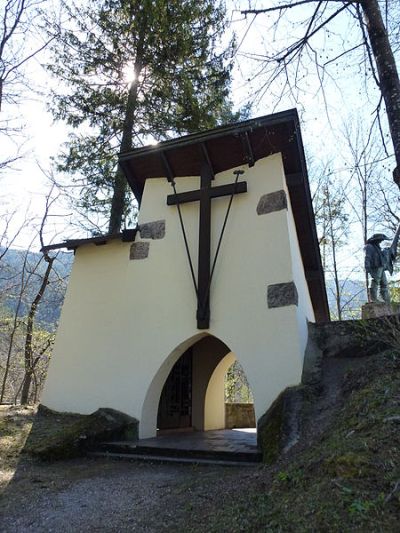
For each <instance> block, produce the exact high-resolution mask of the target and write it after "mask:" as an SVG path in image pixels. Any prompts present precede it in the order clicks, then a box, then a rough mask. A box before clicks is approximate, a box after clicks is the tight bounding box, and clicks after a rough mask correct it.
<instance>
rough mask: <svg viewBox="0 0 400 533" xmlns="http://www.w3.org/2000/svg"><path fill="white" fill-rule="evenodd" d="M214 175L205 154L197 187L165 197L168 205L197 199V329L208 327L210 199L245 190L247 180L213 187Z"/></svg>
mask: <svg viewBox="0 0 400 533" xmlns="http://www.w3.org/2000/svg"><path fill="white" fill-rule="evenodd" d="M213 179H214V173H213V170H212V168H211V165H210V163H209V161H207V159H206V158H205V160H204V163H203V165H202V168H201V173H200V189H198V190H195V191H188V192H182V193H179V194H170V195H168V197H167V204H168V205H177V204H184V203H188V202H195V201H199V202H200V207H199V209H200V217H199V257H198V271H197V313H196V318H197V328H198V329H208V328H209V327H210V285H211V279H210V259H211V200H212V198H219V197H220V196H230V195H233V194H238V193H242V192H247V183H246V182H245V181H239V182H236V183H230V184H228V185H219V186H218V187H212V186H211V182H212V180H213Z"/></svg>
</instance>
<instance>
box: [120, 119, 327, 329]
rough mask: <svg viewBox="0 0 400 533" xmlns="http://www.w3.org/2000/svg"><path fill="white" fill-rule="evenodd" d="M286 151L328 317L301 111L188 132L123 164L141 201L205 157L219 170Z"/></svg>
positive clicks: (316, 295)
mask: <svg viewBox="0 0 400 533" xmlns="http://www.w3.org/2000/svg"><path fill="white" fill-rule="evenodd" d="M279 152H280V153H281V154H282V159H283V166H284V170H285V176H286V183H287V187H288V190H289V195H290V201H291V205H292V209H293V215H294V220H295V224H296V231H297V236H298V240H299V244H300V250H301V255H302V260H303V265H304V270H305V275H306V279H307V283H308V287H309V291H310V296H311V300H312V304H313V307H314V312H315V317H316V320H317V321H326V320H329V307H328V301H327V296H326V288H325V280H324V273H323V270H322V264H321V257H320V252H319V245H318V239H317V233H316V229H315V220H314V212H313V208H312V202H311V194H310V189H309V184H308V177H307V169H306V163H305V157H304V149H303V142H302V139H301V133H300V125H299V118H298V114H297V111H296V110H295V109H291V110H288V111H283V112H281V113H276V114H274V115H267V116H263V117H259V118H255V119H252V120H246V121H243V122H238V123H236V124H230V125H228V126H221V127H218V128H215V129H213V130H210V131H206V132H201V133H196V134H194V135H186V136H184V137H180V138H178V139H173V140H170V141H165V142H161V143H159V144H157V145H152V146H146V147H143V148H137V149H134V150H130V151H128V152H124V153H121V154H120V158H119V162H120V165H121V167H122V169H123V171H124V173H125V176H126V178H127V180H128V183H129V185H130V187H131V189H132V191H133V193H134V194H135V196H136V198H137V200H138V201H139V203H140V201H141V198H142V194H143V189H144V185H145V182H146V180H147V179H151V178H159V177H163V176H165V177H166V178H167V179H168V180H170V181H171V180H173V179H175V178H179V177H183V176H199V175H200V172H201V166H202V164H203V162H204V157H206V158H207V162H208V164H209V165H210V166H211V168H212V170H213V172H214V174H217V173H219V172H223V171H224V170H229V169H231V168H235V167H239V166H242V165H249V166H253V165H254V164H255V162H256V161H257V160H259V159H262V158H264V157H267V156H269V155H272V154H276V153H279Z"/></svg>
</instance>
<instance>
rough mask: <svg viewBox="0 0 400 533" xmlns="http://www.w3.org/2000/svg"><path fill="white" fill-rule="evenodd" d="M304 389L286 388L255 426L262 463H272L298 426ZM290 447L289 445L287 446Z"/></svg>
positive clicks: (299, 387)
mask: <svg viewBox="0 0 400 533" xmlns="http://www.w3.org/2000/svg"><path fill="white" fill-rule="evenodd" d="M303 396H304V387H301V386H298V387H288V388H287V389H285V390H284V391H283V392H282V393H281V394H280V395H279V396H278V397H277V399H276V400H275V401H274V403H273V404H272V405H271V407H270V408H269V409H268V411H267V412H266V413H265V414H264V415H263V416H262V417H261V418H260V419H259V421H258V424H257V443H258V447H259V448H260V449H261V451H262V454H263V462H264V463H267V464H272V463H274V462H275V461H276V460H277V459H278V457H279V456H280V454H281V453H282V451H283V450H284V448H285V447H286V446H288V444H289V442H290V440H291V439H292V436H293V433H295V432H296V431H298V426H299V425H300V416H301V413H300V411H301V409H299V405H302V403H303ZM289 446H290V444H289Z"/></svg>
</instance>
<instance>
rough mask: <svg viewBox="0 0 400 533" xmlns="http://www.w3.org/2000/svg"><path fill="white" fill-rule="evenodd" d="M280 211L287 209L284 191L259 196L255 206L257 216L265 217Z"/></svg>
mask: <svg viewBox="0 0 400 533" xmlns="http://www.w3.org/2000/svg"><path fill="white" fill-rule="evenodd" d="M282 209H287V198H286V193H285V191H284V190H281V191H275V192H271V193H269V194H264V195H263V196H261V198H260V200H259V202H258V205H257V215H267V214H268V213H273V212H275V211H282Z"/></svg>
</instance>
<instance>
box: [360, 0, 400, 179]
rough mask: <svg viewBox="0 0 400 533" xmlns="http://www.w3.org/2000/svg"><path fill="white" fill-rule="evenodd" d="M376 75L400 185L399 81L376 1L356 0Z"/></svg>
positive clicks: (396, 176)
mask: <svg viewBox="0 0 400 533" xmlns="http://www.w3.org/2000/svg"><path fill="white" fill-rule="evenodd" d="M360 5H361V7H362V10H363V13H364V16H365V18H366V22H367V31H368V36H369V40H370V43H371V48H372V52H373V54H374V58H375V62H376V67H377V71H378V77H379V89H380V91H381V93H382V97H383V99H384V102H385V106H386V113H387V117H388V122H389V128H390V134H391V137H392V141H393V147H394V153H395V157H396V164H397V169H396V170H395V171H394V173H393V175H394V180H395V182H396V183H397V185H398V186H399V187H400V81H399V74H398V72H397V67H396V62H395V59H394V55H393V52H392V48H391V46H390V42H389V37H388V34H387V30H386V28H385V25H384V23H383V19H382V14H381V11H380V8H379V4H378V0H360Z"/></svg>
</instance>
